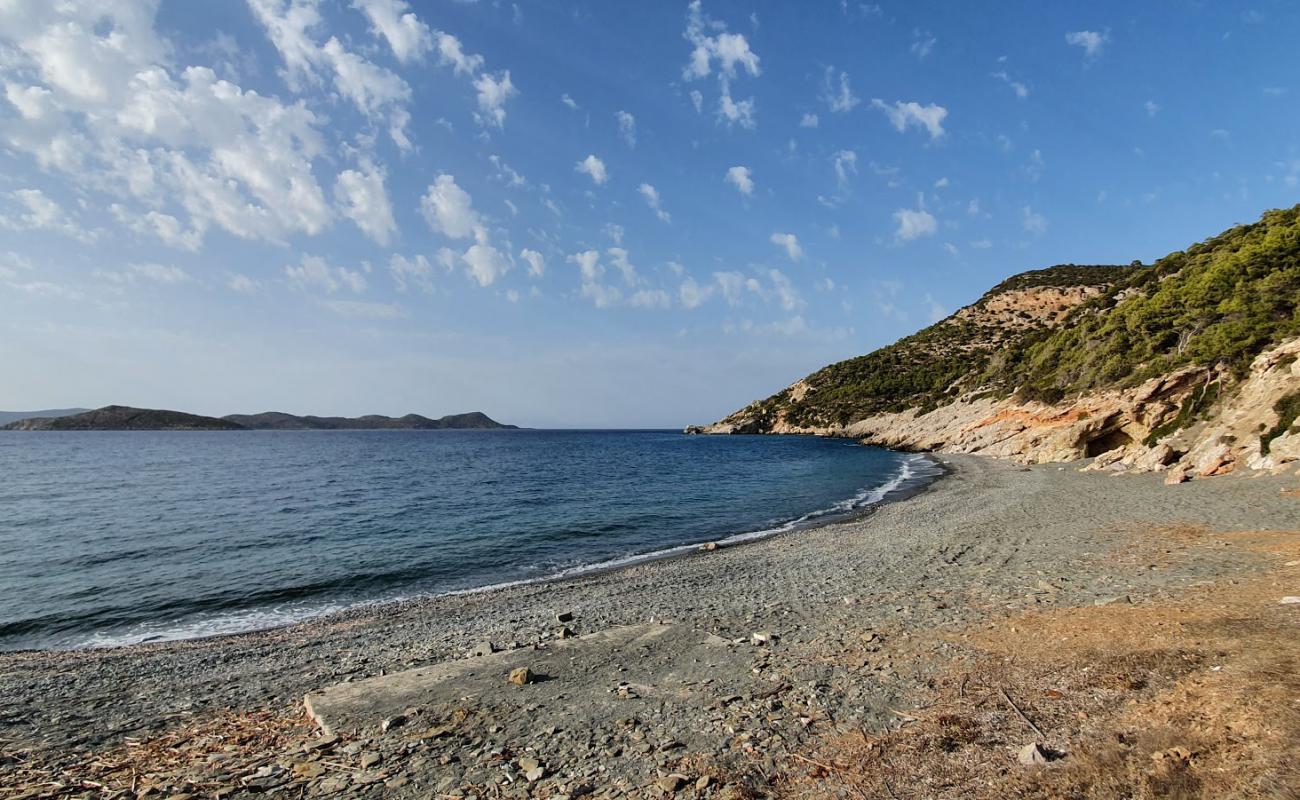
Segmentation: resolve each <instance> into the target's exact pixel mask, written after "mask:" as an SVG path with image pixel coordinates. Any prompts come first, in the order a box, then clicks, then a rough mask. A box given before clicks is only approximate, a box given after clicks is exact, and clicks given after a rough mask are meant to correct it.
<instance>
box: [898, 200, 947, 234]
mask: <svg viewBox="0 0 1300 800" xmlns="http://www.w3.org/2000/svg"><path fill="white" fill-rule="evenodd" d="M894 222H896V223H897V224H898V229H897V230H896V231H894V238H895V239H897V240H898V241H900V242H910V241H912V240H913V239H919V238H921V237H922V236H933V235H934V234H935V232H936V231H938V230H939V224H938V222H936V221H935V218H934V217H933V216H932V215H931V214H930V212H928V211H926V210H925V209H924V208H917V209H911V208H900V209H898V210H897V211H895V212H894Z"/></svg>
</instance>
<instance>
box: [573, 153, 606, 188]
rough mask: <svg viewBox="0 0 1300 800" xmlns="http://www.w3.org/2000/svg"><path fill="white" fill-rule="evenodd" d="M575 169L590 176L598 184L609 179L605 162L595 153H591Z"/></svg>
mask: <svg viewBox="0 0 1300 800" xmlns="http://www.w3.org/2000/svg"><path fill="white" fill-rule="evenodd" d="M574 169H576V170H577V171H578V172H581V173H583V174H584V175H587V176H588V177H590V178H591V180H592V182H593V183H595V184H596V185H597V186H600V185H601V184H603V183H604V182H605V181H607V180H609V173H608V172H606V171H605V162H604V161H601V160H600V159H599V158H596V156H594V155H589V156H587V157H586V158H584V159H583V160H581V161H579V162H578V164H577V166H576V167H574Z"/></svg>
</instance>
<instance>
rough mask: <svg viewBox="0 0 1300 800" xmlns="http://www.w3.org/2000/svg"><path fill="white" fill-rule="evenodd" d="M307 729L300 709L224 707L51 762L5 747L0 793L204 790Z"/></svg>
mask: <svg viewBox="0 0 1300 800" xmlns="http://www.w3.org/2000/svg"><path fill="white" fill-rule="evenodd" d="M311 733H312V727H311V725H310V723H309V722H308V721H307V719H306V717H305V716H304V715H302V714H295V713H291V712H285V713H272V712H266V711H252V712H243V713H240V712H233V711H232V712H224V713H219V714H214V715H211V716H205V717H203V718H200V719H195V720H193V721H191V722H190V723H188V724H186V725H183V726H179V727H176V728H173V729H171V730H169V731H167V732H165V733H162V734H159V735H157V736H150V737H147V738H142V739H127V740H126V741H125V742H124V743H122V744H121V745H119V746H116V747H112V748H109V749H106V750H103V751H100V752H95V753H82V754H73V755H70V756H67V757H64V758H62V759H60V760H58V761H51V760H49V758H48V756H49V754H38V753H30V752H21V751H20V752H10V753H6V754H4V756H3V758H0V798H17V797H23V798H28V797H74V796H75V797H88V796H89V797H93V796H103V797H123V796H125V797H135V796H149V795H150V794H152V795H153V796H158V797H165V796H170V795H172V794H175V793H181V792H184V793H193V794H196V795H200V794H201V795H204V796H212V792H213V790H214V789H216V788H219V787H222V786H228V785H230V783H232V782H233V779H230V780H227V779H226V778H229V777H230V776H239V775H244V774H248V773H251V772H252V771H253V770H255V769H256V768H257V767H260V766H262V765H264V764H268V763H271V762H272V760H273V759H274V757H276V756H279V755H280V754H281V753H283V752H284V751H285V750H286V749H287V748H289V747H290V746H291V744H292V743H293V742H296V741H300V740H302V739H304V738H307V737H309V736H310V735H311Z"/></svg>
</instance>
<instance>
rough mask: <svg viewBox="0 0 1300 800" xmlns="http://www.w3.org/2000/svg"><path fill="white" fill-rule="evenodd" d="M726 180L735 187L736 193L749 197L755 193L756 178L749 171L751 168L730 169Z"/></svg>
mask: <svg viewBox="0 0 1300 800" xmlns="http://www.w3.org/2000/svg"><path fill="white" fill-rule="evenodd" d="M724 180H725V181H726V182H727V183H730V184H731V185H732V186H735V187H736V191H738V192H740V193H741V194H743V195H746V196H748V195H751V194H753V193H754V178H753V175H752V174H751V173H750V171H749V167H732V168H731V169H728V170H727V175H726V177H725V178H724Z"/></svg>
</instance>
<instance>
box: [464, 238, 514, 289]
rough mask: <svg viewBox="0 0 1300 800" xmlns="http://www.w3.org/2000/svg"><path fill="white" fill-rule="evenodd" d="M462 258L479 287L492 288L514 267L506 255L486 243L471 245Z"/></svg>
mask: <svg viewBox="0 0 1300 800" xmlns="http://www.w3.org/2000/svg"><path fill="white" fill-rule="evenodd" d="M461 258H462V259H463V260H464V262H465V266H466V267H467V268H468V270H469V274H470V277H472V278H473V279H474V280H476V281H478V284H479V286H491V285H492V284H493V283H495V282H496V280H497V279H498V278H500V277H501V276H502V275H505V274H506V273H507V272H509V271H510V268H511V266H513V265H512V264H511V263H510V259H509V258H508V257H507V256H506V255H505V254H504V253H502V252H501V251H500V250H498V249H496V248H495V247H493V246H492V245H490V244H485V243H475V244H472V245H470V248H469V249H468V250H466V251H465V254H464V255H463V256H461Z"/></svg>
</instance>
